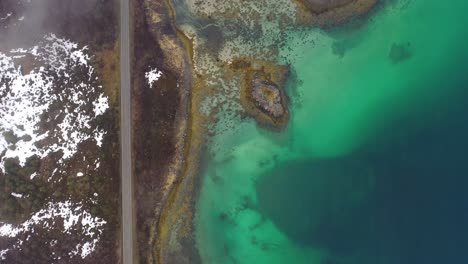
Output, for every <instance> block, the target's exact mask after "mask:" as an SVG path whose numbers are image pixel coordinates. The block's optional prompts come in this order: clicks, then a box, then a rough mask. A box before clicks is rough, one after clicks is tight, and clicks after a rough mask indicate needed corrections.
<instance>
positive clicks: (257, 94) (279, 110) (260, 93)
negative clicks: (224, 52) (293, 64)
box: [232, 60, 289, 129]
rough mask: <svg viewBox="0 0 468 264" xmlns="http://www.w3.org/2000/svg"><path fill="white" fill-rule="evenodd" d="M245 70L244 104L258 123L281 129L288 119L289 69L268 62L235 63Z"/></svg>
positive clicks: (233, 64) (242, 93)
mask: <svg viewBox="0 0 468 264" xmlns="http://www.w3.org/2000/svg"><path fill="white" fill-rule="evenodd" d="M232 67H233V68H235V69H236V70H242V71H241V75H242V76H243V78H242V84H241V104H242V106H243V107H244V109H245V111H246V112H247V114H249V115H250V116H252V117H253V118H254V119H255V120H256V121H257V123H258V124H260V125H262V126H266V127H269V128H274V129H280V128H283V127H284V126H286V124H287V123H288V120H289V111H288V100H287V97H286V95H285V93H284V91H283V87H284V85H285V81H286V79H287V77H288V75H289V67H287V66H282V65H277V64H274V63H271V62H267V61H246V60H238V61H235V62H233V63H232Z"/></svg>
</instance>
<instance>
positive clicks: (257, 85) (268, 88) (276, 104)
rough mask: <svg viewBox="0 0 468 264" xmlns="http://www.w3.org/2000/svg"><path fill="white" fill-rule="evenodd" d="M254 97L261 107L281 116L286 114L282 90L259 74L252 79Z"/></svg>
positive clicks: (265, 110)
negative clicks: (265, 80) (261, 77)
mask: <svg viewBox="0 0 468 264" xmlns="http://www.w3.org/2000/svg"><path fill="white" fill-rule="evenodd" d="M251 95H252V98H253V99H254V100H255V104H256V105H257V107H258V108H259V109H261V110H262V111H264V112H266V113H267V114H268V115H271V116H272V117H274V118H279V117H281V116H283V115H284V114H285V112H286V111H285V109H284V107H283V100H282V97H281V91H280V90H279V88H278V86H276V85H275V84H273V83H267V82H264V81H262V80H261V79H260V78H259V77H258V76H255V77H254V79H253V80H252V94H251Z"/></svg>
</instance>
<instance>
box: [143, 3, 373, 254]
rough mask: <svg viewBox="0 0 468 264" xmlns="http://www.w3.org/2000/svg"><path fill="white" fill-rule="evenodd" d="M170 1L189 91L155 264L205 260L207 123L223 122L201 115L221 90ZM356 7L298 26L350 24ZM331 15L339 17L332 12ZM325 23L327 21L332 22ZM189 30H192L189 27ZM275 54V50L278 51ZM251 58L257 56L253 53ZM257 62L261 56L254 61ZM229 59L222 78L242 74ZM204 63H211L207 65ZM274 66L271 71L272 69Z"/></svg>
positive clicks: (158, 227) (155, 234) (155, 235)
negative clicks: (201, 237) (200, 214)
mask: <svg viewBox="0 0 468 264" xmlns="http://www.w3.org/2000/svg"><path fill="white" fill-rule="evenodd" d="M164 2H165V5H166V8H167V9H166V10H167V13H166V14H167V15H169V17H170V19H171V26H172V28H173V29H174V30H175V32H176V36H177V38H178V42H179V43H180V44H179V47H178V48H177V49H178V50H181V47H183V50H184V51H185V55H184V56H186V59H185V63H184V64H183V66H181V65H180V64H178V66H181V67H180V68H178V67H174V68H178V69H179V70H180V71H179V72H184V74H182V75H179V77H180V78H181V79H182V80H184V83H185V85H186V86H184V89H187V90H183V93H182V97H183V102H181V103H180V105H179V107H180V108H181V111H180V112H178V118H177V123H178V125H177V135H176V138H177V154H176V155H174V159H173V161H172V162H171V165H170V169H168V170H167V173H165V174H164V179H165V184H164V187H163V188H162V190H164V196H163V198H162V200H160V201H159V204H160V206H159V207H158V209H157V211H158V212H159V216H157V217H156V224H155V225H153V226H152V229H151V230H152V232H151V235H152V237H151V239H150V245H152V246H151V248H152V249H153V250H152V251H151V256H150V258H149V260H150V261H149V262H150V263H200V262H201V260H200V256H199V255H198V251H197V249H196V245H195V237H194V221H193V220H194V216H195V206H196V201H197V197H198V192H199V186H200V176H201V175H200V173H201V167H200V166H201V165H200V163H201V160H202V158H201V157H202V156H203V153H204V148H205V146H204V144H206V142H208V141H209V138H207V137H206V135H208V137H209V136H211V135H212V133H213V132H212V131H210V130H209V129H208V128H207V127H206V126H205V125H206V124H208V123H211V122H215V123H216V122H217V117H215V113H217V112H218V111H219V110H216V109H215V110H213V112H212V113H211V114H209V115H204V114H202V113H200V109H199V108H200V106H201V105H203V104H204V102H205V99H206V96H207V95H208V94H215V95H216V93H217V92H218V91H217V90H216V89H214V88H207V87H205V86H206V85H207V83H208V79H206V76H205V75H204V74H203V71H204V69H203V68H201V67H200V65H199V63H200V62H199V61H197V59H199V58H202V56H203V55H200V54H197V55H195V54H194V53H196V52H198V51H197V46H196V45H197V44H198V43H196V42H198V41H199V39H197V37H198V36H196V33H195V34H194V35H192V34H190V37H189V36H187V32H186V28H184V29H180V28H179V26H178V25H177V18H176V11H175V8H174V6H173V3H172V2H171V1H170V0H165V1H164ZM358 2H359V1H358ZM355 7H356V6H352V8H355ZM346 8H347V9H346ZM352 8H351V9H350V8H349V6H344V7H339V8H337V9H339V11H336V10H335V9H333V10H331V11H329V12H326V14H327V17H318V19H317V17H313V16H311V17H307V16H304V19H301V17H300V16H301V15H303V14H301V13H298V14H297V16H298V17H297V19H298V20H297V23H298V25H305V26H308V27H312V26H318V27H325V26H329V25H331V23H329V22H330V21H331V19H336V20H335V21H336V24H340V23H344V22H345V21H347V19H349V17H350V16H349V15H348V16H343V14H344V13H343V12H354V11H355V10H353V9H352ZM370 9H371V8H369V9H367V8H364V9H362V10H363V12H362V13H360V14H359V15H361V14H364V13H365V12H368V11H369V10H370ZM364 10H365V11H364ZM153 12H154V10H153ZM307 12H309V11H307ZM330 12H332V13H330ZM333 12H335V13H333ZM146 14H147V16H150V15H151V14H152V13H151V11H148V10H147V13H146ZM330 14H335V15H334V16H330ZM336 14H337V15H336ZM353 14H354V13H353ZM159 15H160V14H159ZM153 16H154V14H153ZM325 18H326V19H325ZM323 21H327V23H324V22H323ZM322 22H323V23H322ZM153 28H154V27H153ZM189 32H191V31H190V30H189ZM194 41H195V42H194ZM163 51H164V48H163ZM173 51H174V49H173V50H170V51H169V50H167V51H166V52H168V53H171V52H173ZM272 54H274V52H273V53H272ZM232 56H234V55H232ZM248 57H249V58H252V56H248ZM252 61H260V60H259V59H252ZM227 62H229V60H228V61H224V62H221V64H222V65H221V66H219V65H218V66H216V67H219V68H220V69H221V73H220V74H221V76H231V75H238V73H234V72H235V71H233V70H232V69H229V68H230V67H229V64H228V63H227ZM202 66H205V67H206V65H202ZM275 67H276V68H278V69H279V68H281V67H285V66H281V65H276V64H274V63H273V65H272V66H271V67H270V68H271V69H273V68H275ZM271 69H269V71H270V70H271ZM187 73H189V74H187ZM218 74H219V72H218ZM243 74H246V73H243ZM281 76H283V77H281ZM274 78H276V81H277V82H278V83H280V84H281V85H282V84H284V83H285V81H286V78H287V74H279V75H278V76H277V75H276V74H275V76H274ZM280 90H282V91H283V90H284V87H280ZM282 97H283V98H285V94H282ZM238 104H239V105H242V98H241V99H240V100H239V101H238ZM184 108H185V109H184ZM215 108H216V107H215ZM243 111H245V110H243ZM247 112H248V111H247ZM241 115H242V114H241ZM254 116H255V115H254Z"/></svg>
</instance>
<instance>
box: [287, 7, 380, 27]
mask: <svg viewBox="0 0 468 264" xmlns="http://www.w3.org/2000/svg"><path fill="white" fill-rule="evenodd" d="M294 1H295V2H296V3H297V4H298V9H297V20H298V23H300V24H304V25H314V26H319V27H329V26H334V25H340V24H343V23H346V22H347V21H349V20H350V19H352V18H356V17H361V16H364V15H366V14H367V13H368V12H370V11H371V10H372V8H374V7H375V6H376V5H377V3H378V0H294Z"/></svg>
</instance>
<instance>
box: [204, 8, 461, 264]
mask: <svg viewBox="0 0 468 264" xmlns="http://www.w3.org/2000/svg"><path fill="white" fill-rule="evenodd" d="M467 8H468V2H466V1H462V0H454V1H450V3H448V2H447V1H436V0H412V1H394V2H393V4H388V5H385V6H383V7H382V8H380V9H379V10H377V11H376V12H375V13H373V14H372V15H371V17H370V18H369V20H367V21H365V23H355V24H353V25H352V26H346V27H343V28H339V29H333V30H331V31H328V32H324V31H321V30H316V29H315V30H310V31H309V32H308V34H307V36H308V38H310V40H313V41H303V39H302V38H303V34H299V33H296V32H290V42H289V45H288V47H287V48H285V49H284V50H283V51H282V52H281V55H282V57H283V58H284V63H291V66H292V69H293V72H294V74H293V76H292V77H291V80H290V82H289V86H288V94H289V96H290V97H291V113H292V119H291V121H290V124H289V126H288V128H287V129H286V130H285V131H283V132H281V133H274V132H269V131H266V130H263V129H261V128H258V127H256V125H255V124H254V122H253V121H238V122H239V124H238V125H237V126H236V127H237V129H236V130H235V131H232V130H228V131H224V132H222V133H218V134H217V135H216V137H215V138H214V141H213V143H212V145H211V146H210V152H211V154H212V155H210V156H211V157H212V158H210V160H209V162H208V165H207V168H206V170H205V171H203V180H202V188H201V193H200V197H199V200H198V204H197V218H196V240H197V246H198V249H199V252H200V255H201V257H202V260H203V263H215V264H224V263H246V264H249V263H259V264H262V263H269V264H276V263H278V264H279V263H298V264H302V263H304V264H306V263H307V264H309V263H310V264H315V263H317V264H325V263H326V264H367V263H368V264H380V263H382V264H423V263H424V264H428V263H468V253H467V252H468V224H467V223H468V192H467V187H468V178H467V177H468V155H467V149H468V70H467V69H468V62H467V59H468V51H467V47H468V26H467V25H468V16H467V15H466V14H465V13H466V10H467ZM297 43H301V44H297ZM304 43H307V44H304Z"/></svg>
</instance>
